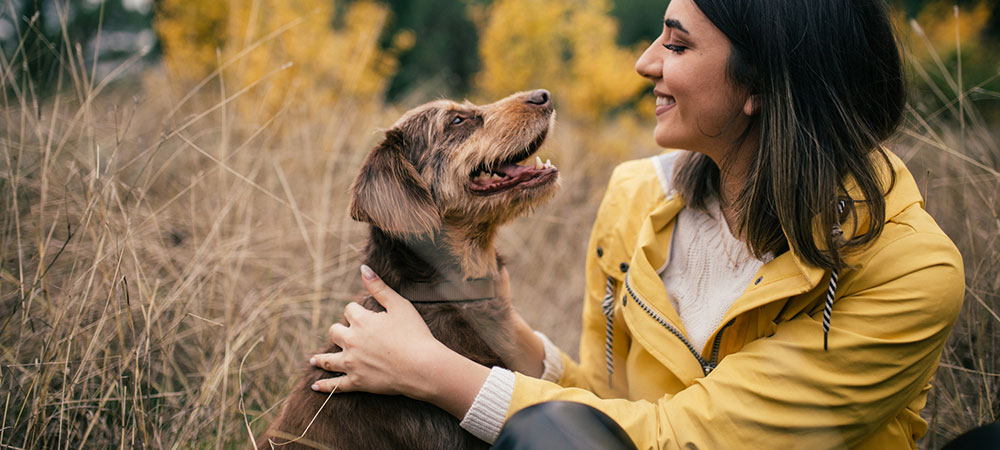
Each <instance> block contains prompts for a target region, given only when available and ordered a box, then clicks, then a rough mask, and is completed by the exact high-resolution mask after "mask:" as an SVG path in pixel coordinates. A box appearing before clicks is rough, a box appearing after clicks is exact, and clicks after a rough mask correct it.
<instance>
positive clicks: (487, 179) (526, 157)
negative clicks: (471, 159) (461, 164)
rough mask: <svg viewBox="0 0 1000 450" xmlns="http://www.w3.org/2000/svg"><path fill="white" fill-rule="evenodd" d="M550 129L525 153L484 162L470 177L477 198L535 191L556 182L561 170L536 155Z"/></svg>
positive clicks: (541, 134)
mask: <svg viewBox="0 0 1000 450" xmlns="http://www.w3.org/2000/svg"><path fill="white" fill-rule="evenodd" d="M546 135H548V130H544V131H542V132H541V133H540V134H539V135H538V137H536V138H535V139H534V140H533V141H531V144H529V145H528V147H527V148H525V149H524V151H521V152H518V153H517V154H515V155H514V156H512V157H510V158H508V159H505V160H503V161H499V162H492V163H491V162H484V163H483V164H480V165H479V167H476V169H474V170H473V171H472V172H471V173H470V174H469V178H471V179H472V182H471V183H469V192H471V193H472V194H474V195H493V194H496V193H500V192H504V191H508V190H511V189H513V188H515V187H520V188H533V187H538V186H541V185H544V184H547V183H548V182H550V181H552V180H554V179H555V178H556V177H557V176H558V175H557V174H558V172H559V169H557V168H556V166H554V165H552V163H551V162H550V161H548V160H546V161H545V162H542V158H541V157H540V156H538V155H536V154H535V153H536V152H537V151H538V148H539V147H541V146H542V143H543V142H545V137H546Z"/></svg>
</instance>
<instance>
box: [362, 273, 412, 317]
mask: <svg viewBox="0 0 1000 450" xmlns="http://www.w3.org/2000/svg"><path fill="white" fill-rule="evenodd" d="M361 281H362V282H363V283H364V284H365V289H367V290H368V293H369V294H371V296H372V297H374V298H375V301H377V302H378V303H379V304H380V305H382V307H383V308H385V310H386V311H391V310H392V309H393V308H397V307H399V306H402V305H404V304H405V305H408V304H409V303H410V302H409V301H408V300H406V299H405V298H403V297H401V296H400V295H399V294H397V293H396V291H394V290H392V288H390V287H389V286H387V285H386V284H385V282H384V281H382V278H379V276H378V275H375V272H374V271H373V270H372V269H371V267H368V266H366V265H362V266H361Z"/></svg>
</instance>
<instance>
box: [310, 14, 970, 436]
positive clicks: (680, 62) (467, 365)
mask: <svg viewBox="0 0 1000 450" xmlns="http://www.w3.org/2000/svg"><path fill="white" fill-rule="evenodd" d="M635 69H636V71H637V72H638V73H639V74H640V75H641V76H643V77H645V78H646V79H648V80H649V81H651V82H652V83H653V84H654V93H655V97H656V98H655V101H656V128H655V131H654V138H655V140H656V143H657V144H659V145H660V146H662V147H665V148H670V149H679V150H675V151H669V152H667V153H665V154H662V155H659V156H654V157H652V158H647V159H644V160H639V161H630V162H626V163H623V164H622V165H620V166H619V167H618V168H617V169H616V170H615V171H614V174H613V175H612V177H611V181H610V183H609V187H608V190H607V193H606V195H605V197H604V200H603V202H602V204H601V208H600V210H599V212H598V215H597V219H596V221H595V224H594V229H593V233H592V235H591V241H590V246H589V249H588V260H587V269H586V270H587V273H586V277H587V286H586V292H587V294H586V298H585V299H584V314H583V330H582V336H581V343H580V361H579V363H578V362H576V361H574V360H573V359H572V358H570V357H569V356H568V355H566V354H565V353H562V352H560V351H559V350H558V349H557V348H555V346H553V345H552V344H551V343H549V342H548V339H546V338H545V337H544V336H542V335H536V334H533V333H532V331H531V329H530V328H528V327H527V325H526V324H525V323H524V321H523V320H521V319H520V317H519V316H517V315H516V313H514V315H515V317H514V319H513V320H512V323H514V324H515V325H516V327H517V328H516V329H515V330H514V331H513V333H514V335H515V336H516V337H517V342H516V344H517V345H518V346H519V347H520V348H521V349H522V350H523V351H522V352H521V353H519V354H518V355H519V356H518V358H519V360H518V361H517V362H516V363H515V364H512V367H521V368H522V369H521V370H520V371H519V372H511V371H508V370H506V369H501V368H497V367H494V368H492V369H490V370H489V371H486V370H485V367H482V366H480V365H478V364H475V363H471V362H470V361H464V360H462V359H461V358H458V359H456V358H455V357H454V355H453V354H451V353H449V352H447V351H442V352H438V351H436V350H434V351H429V352H425V349H434V348H437V349H439V348H440V346H438V347H434V346H433V345H432V344H433V342H421V341H420V340H415V339H408V338H407V337H405V336H401V335H399V334H398V333H396V334H393V330H394V329H396V328H398V327H401V326H403V325H404V324H406V325H407V326H410V325H412V324H409V323H407V321H406V319H405V315H404V314H397V312H399V311H403V310H405V305H407V302H405V301H403V298H402V297H400V296H399V295H398V294H396V293H395V292H392V291H391V290H390V289H387V288H386V286H385V284H383V283H382V282H381V281H380V280H379V279H378V278H377V277H375V276H374V275H372V274H366V276H365V277H364V282H365V285H366V287H367V288H368V289H369V291H370V292H371V293H372V294H373V296H374V298H375V299H376V300H378V301H380V302H386V303H388V304H391V305H394V306H395V308H396V312H394V311H390V312H388V313H380V314H382V315H381V316H379V317H378V320H377V321H376V320H375V319H371V320H368V319H366V320H363V321H359V322H358V323H354V322H352V323H351V324H350V327H341V328H339V329H338V330H337V331H336V332H335V333H331V337H332V338H333V340H334V342H336V343H337V344H338V345H340V346H341V347H343V352H342V354H326V355H317V356H316V363H317V364H318V365H320V366H321V367H323V368H325V369H327V370H330V371H336V372H344V373H346V375H343V376H341V377H339V378H333V379H329V380H323V381H320V382H318V383H317V385H316V386H315V389H317V390H320V391H324V392H329V391H331V390H332V389H333V387H334V386H336V385H338V383H339V386H340V389H341V390H343V389H344V386H347V389H348V390H361V391H369V392H387V393H398V392H402V393H403V394H405V395H411V396H415V397H418V398H421V399H423V400H426V401H429V402H431V403H434V404H436V405H438V406H440V407H441V408H443V409H445V410H446V411H449V412H450V413H452V414H453V415H455V416H456V417H458V418H461V419H462V426H463V428H465V429H467V430H469V431H470V432H472V433H473V434H475V435H476V436H478V437H480V438H481V439H483V440H486V441H488V442H490V441H494V440H496V442H497V446H496V447H495V448H501V449H506V448H518V449H525V448H546V449H553V448H612V447H614V446H618V447H621V448H634V447H638V448H644V449H645V448H663V449H678V448H699V449H730V448H754V449H756V448H810V449H825V448H857V449H911V448H915V446H916V444H915V442H916V440H917V439H919V438H920V437H921V436H923V434H924V433H925V431H926V423H925V422H924V421H923V420H922V419H921V418H920V416H919V411H920V409H921V408H922V407H923V405H924V403H925V402H926V398H927V392H928V390H929V388H930V386H929V381H930V379H931V377H932V376H933V374H934V372H935V369H936V367H937V363H938V360H939V358H940V356H941V351H942V348H943V347H944V344H945V340H946V338H947V336H948V334H949V332H950V330H951V327H952V325H953V324H954V321H955V319H956V316H957V315H958V312H959V310H960V307H961V303H962V295H963V281H964V279H963V267H962V258H961V255H959V254H958V251H957V250H956V248H955V246H954V244H952V242H951V240H949V239H948V237H947V236H946V235H945V234H944V233H943V232H942V231H941V230H940V228H939V227H938V226H937V224H936V223H934V221H933V220H932V219H931V217H930V216H929V215H928V214H927V213H926V211H924V209H923V205H922V199H921V196H920V192H919V190H918V189H917V186H916V183H915V182H914V180H913V177H912V176H911V175H910V173H909V172H908V171H907V169H906V167H905V166H904V164H903V163H902V161H901V160H900V159H899V158H898V157H896V156H895V155H893V154H891V153H890V152H889V151H888V150H885V149H884V148H883V147H882V143H883V142H884V141H885V140H886V139H888V138H889V137H891V136H892V135H893V134H894V133H895V131H896V129H897V127H898V126H899V122H900V120H901V116H902V110H903V105H904V102H905V97H906V87H905V83H904V79H903V70H902V63H901V60H900V54H899V51H898V49H897V44H896V40H895V37H894V35H893V30H892V26H891V22H890V20H889V16H888V13H887V11H886V9H885V5H884V4H883V2H882V1H881V0H854V1H851V2H843V1H839V0H808V1H805V0H801V1H787V0H673V1H672V2H670V5H669V7H668V8H667V11H666V13H665V15H664V16H663V30H662V33H661V35H660V36H659V37H658V38H657V39H656V40H655V41H654V42H653V43H652V44H651V45H650V46H649V48H648V49H647V50H646V51H645V52H644V53H643V55H642V56H641V57H640V58H639V59H638V61H637V62H636V63H635ZM390 309H392V308H390ZM373 314H374V313H373ZM404 341H405V342H404ZM387 348H394V349H396V350H395V351H402V352H404V353H405V354H421V355H422V357H421V358H420V359H419V360H416V361H414V360H412V359H407V361H406V362H397V361H388V362H384V363H383V364H371V365H365V367H364V368H363V369H357V370H352V368H349V367H345V365H343V364H342V363H341V361H343V360H344V359H346V358H352V359H354V360H358V361H369V360H370V361H385V358H384V357H381V356H380V355H381V354H380V352H381V351H383V349H387ZM442 367H445V368H446V369H447V370H453V371H457V372H458V373H460V374H461V376H458V377H454V376H452V377H449V378H448V379H447V381H445V380H444V379H443V378H442V377H440V376H437V375H435V374H437V373H439V372H440V371H441V370H445V369H442ZM345 383H346V384H345ZM406 386H411V387H412V388H406ZM567 401H568V402H571V404H570V405H567V404H566V403H565V402H567ZM539 404H542V405H541V406H537V407H536V405H539ZM498 436H499V437H498ZM580 436H586V438H584V439H581V438H580ZM608 442H614V443H617V444H608Z"/></svg>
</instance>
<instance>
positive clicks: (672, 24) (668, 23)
mask: <svg viewBox="0 0 1000 450" xmlns="http://www.w3.org/2000/svg"><path fill="white" fill-rule="evenodd" d="M663 26H665V27H667V28H673V29H675V30H680V31H683V32H684V33H687V34H691V32H690V31H688V30H687V29H686V28H684V25H681V23H680V22H679V21H678V20H677V19H664V20H663Z"/></svg>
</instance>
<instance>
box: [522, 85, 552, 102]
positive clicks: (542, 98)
mask: <svg viewBox="0 0 1000 450" xmlns="http://www.w3.org/2000/svg"><path fill="white" fill-rule="evenodd" d="M551 98H552V95H551V94H549V91H546V90H545V89H537V90H535V91H534V92H532V93H531V94H528V100H527V103H531V104H532V105H538V106H548V104H549V100H550V99H551Z"/></svg>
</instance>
